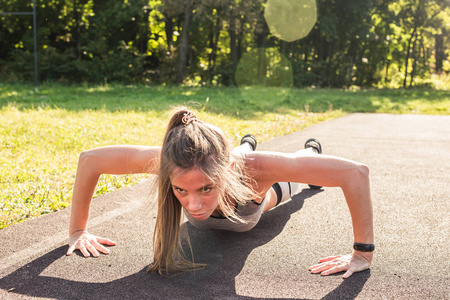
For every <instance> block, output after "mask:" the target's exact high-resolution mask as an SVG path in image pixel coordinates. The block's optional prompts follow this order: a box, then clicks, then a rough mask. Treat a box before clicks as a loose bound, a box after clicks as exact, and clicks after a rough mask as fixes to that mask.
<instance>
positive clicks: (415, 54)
mask: <svg viewBox="0 0 450 300" xmlns="http://www.w3.org/2000/svg"><path fill="white" fill-rule="evenodd" d="M419 36H420V32H419V33H417V35H416V38H415V39H414V44H413V47H412V64H413V65H412V70H411V73H410V74H409V76H410V80H409V87H412V86H413V82H414V75H415V73H416V66H417V53H416V52H417V51H416V46H417V40H418V39H419Z"/></svg>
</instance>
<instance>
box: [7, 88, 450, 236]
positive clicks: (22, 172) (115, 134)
mask: <svg viewBox="0 0 450 300" xmlns="http://www.w3.org/2000/svg"><path fill="white" fill-rule="evenodd" d="M243 95H245V98H244V97H243V96H242V94H241V93H240V91H239V90H238V89H237V88H188V87H161V86H158V87H145V86H124V85H117V86H110V85H105V86H87V85H83V86H62V85H52V84H46V85H42V86H40V91H39V93H37V94H36V93H34V92H33V89H32V87H31V86H26V85H21V84H0V120H1V122H0V136H1V137H2V139H1V143H0V166H1V167H0V199H1V200H0V228H4V227H7V226H9V225H11V224H14V223H18V222H21V221H24V220H27V219H30V218H35V217H38V216H40V215H42V214H45V213H50V212H53V211H56V210H59V209H62V208H65V207H67V206H68V205H70V198H71V193H72V186H73V182H74V179H75V172H76V166H77V160H78V155H79V153H80V152H81V151H83V150H85V149H90V148H94V147H99V146H104V145H111V144H140V145H160V144H161V142H162V138H163V134H164V130H165V126H166V123H167V121H168V118H169V116H170V109H171V107H173V106H176V105H182V104H186V103H189V102H197V106H195V105H194V108H195V109H196V110H197V112H198V115H199V117H200V118H201V119H203V120H205V121H207V122H210V123H213V124H215V125H217V126H219V127H221V128H222V129H223V130H224V131H225V132H226V133H227V134H228V136H229V137H230V138H231V139H232V140H233V142H234V143H235V144H237V143H238V141H239V139H240V137H241V136H242V135H244V134H246V133H249V132H251V133H253V134H254V135H256V136H257V138H258V140H259V141H264V140H268V139H270V138H273V137H275V136H280V135H284V134H287V133H290V132H294V131H299V130H302V129H303V128H305V127H307V126H310V125H312V124H315V123H318V122H321V121H324V120H329V119H332V118H336V117H339V116H342V115H344V114H346V113H351V112H383V113H420V114H442V115H448V114H450V97H449V96H450V94H449V92H448V91H433V90H354V91H344V90H332V89H317V90H316V89H302V90H299V89H293V90H291V91H290V93H288V91H283V90H280V89H276V88H265V89H263V88H258V89H249V90H246V91H243ZM207 99H208V101H207ZM143 176H144V175H133V176H130V175H124V176H102V177H101V179H100V183H99V186H98V188H97V190H96V195H99V194H104V193H107V192H110V191H113V190H115V189H118V188H120V187H122V186H125V185H129V184H133V183H135V182H137V181H139V180H141V179H142V177H143Z"/></svg>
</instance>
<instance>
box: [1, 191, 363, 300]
mask: <svg viewBox="0 0 450 300" xmlns="http://www.w3.org/2000/svg"><path fill="white" fill-rule="evenodd" d="M317 193H320V191H317V190H309V189H304V190H303V191H301V192H300V193H299V194H297V195H295V196H294V197H293V201H289V202H287V203H285V204H284V205H281V206H280V207H277V208H276V209H274V210H271V211H269V212H267V213H265V214H264V215H263V217H262V218H261V221H260V223H259V224H258V225H257V226H256V227H255V228H254V229H253V230H251V231H249V232H245V233H233V232H226V231H212V230H199V229H196V228H195V227H193V226H191V225H190V224H188V223H185V224H184V226H185V228H187V230H188V231H189V235H190V239H191V244H192V248H193V253H194V257H195V259H196V261H197V262H202V263H207V267H206V268H205V269H204V270H200V271H196V272H195V273H194V272H190V273H186V274H184V275H180V276H176V277H172V278H164V277H162V276H160V275H158V274H149V273H147V272H146V266H145V268H143V269H142V270H141V271H139V272H138V273H135V274H133V275H130V276H126V277H123V278H120V279H118V280H113V281H110V282H104V283H92V282H81V281H72V280H67V279H62V278H57V277H51V276H43V275H41V273H42V272H43V271H44V270H45V269H46V268H47V267H49V266H50V265H51V264H52V263H53V262H55V261H57V260H58V259H61V258H62V257H64V256H65V253H66V251H67V246H61V247H59V248H56V249H54V250H53V251H51V252H48V253H47V254H45V255H43V256H41V257H39V258H37V259H35V260H34V261H32V262H30V263H28V264H26V265H24V266H23V267H21V268H20V269H18V270H16V271H14V272H13V273H11V274H9V275H7V276H6V277H4V278H2V279H0V288H1V289H3V290H5V291H8V294H7V295H8V296H11V298H13V297H18V296H19V295H22V296H25V297H39V298H56V299H105V298H114V299H149V298H170V299H177V298H183V299H194V298H195V299H212V298H233V299H256V298H252V297H246V296H240V295H238V294H237V292H236V277H237V276H238V275H239V274H240V273H241V271H242V269H243V267H244V265H245V263H246V261H247V258H248V256H249V254H250V253H251V252H252V251H253V250H254V249H256V248H258V247H260V246H262V245H264V244H266V243H268V242H270V241H271V240H272V239H274V238H275V237H276V236H277V235H279V234H280V233H281V231H282V230H283V228H284V227H285V225H286V223H287V222H288V220H289V219H290V218H291V215H292V214H293V213H295V212H297V211H299V210H301V209H302V207H303V204H304V201H305V199H307V198H309V197H312V196H314V195H315V194H317ZM188 252H189V251H188ZM130 259H132V258H131V257H130ZM253 267H256V268H257V266H253ZM92 272H106V271H105V270H98V269H96V270H92ZM266 275H270V274H266ZM369 277H370V271H366V272H362V273H358V274H355V275H353V276H352V277H350V278H349V279H346V280H344V281H343V282H342V284H340V285H339V286H338V287H337V288H336V289H335V290H333V291H332V292H330V293H329V294H328V295H326V296H325V297H324V298H323V299H338V298H339V299H354V298H356V297H357V295H358V294H359V293H360V292H361V290H362V288H363V286H364V284H365V283H366V281H367V280H368V278H369ZM86 280H87V281H89V279H88V278H86ZM248 284H251V282H249V283H248Z"/></svg>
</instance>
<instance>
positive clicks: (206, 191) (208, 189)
mask: <svg viewBox="0 0 450 300" xmlns="http://www.w3.org/2000/svg"><path fill="white" fill-rule="evenodd" d="M211 190H212V188H210V187H204V188H203V193H209V192H210V191H211Z"/></svg>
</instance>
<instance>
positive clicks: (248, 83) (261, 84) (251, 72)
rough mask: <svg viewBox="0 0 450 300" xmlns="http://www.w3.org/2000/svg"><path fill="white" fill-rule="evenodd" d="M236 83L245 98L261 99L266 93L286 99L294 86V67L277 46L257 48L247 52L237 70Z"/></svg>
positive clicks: (250, 99) (251, 99) (279, 98)
mask: <svg viewBox="0 0 450 300" xmlns="http://www.w3.org/2000/svg"><path fill="white" fill-rule="evenodd" d="M235 80H236V84H237V85H238V87H239V90H240V91H241V94H242V96H243V97H244V99H246V100H248V101H253V100H257V99H260V97H261V96H262V95H264V94H265V93H266V94H268V92H269V91H268V90H269V89H270V94H272V95H276V97H277V99H278V100H282V99H284V98H285V97H286V96H287V95H288V94H289V92H290V90H291V88H292V83H293V78H292V67H291V63H290V62H289V60H288V59H287V58H286V57H284V56H283V55H282V54H281V53H280V52H279V51H278V50H277V49H275V48H256V49H252V50H251V51H249V52H247V53H245V54H244V55H243V56H242V58H241V60H240V61H239V64H238V66H237V70H236V76H235Z"/></svg>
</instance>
